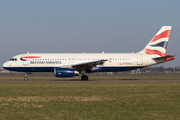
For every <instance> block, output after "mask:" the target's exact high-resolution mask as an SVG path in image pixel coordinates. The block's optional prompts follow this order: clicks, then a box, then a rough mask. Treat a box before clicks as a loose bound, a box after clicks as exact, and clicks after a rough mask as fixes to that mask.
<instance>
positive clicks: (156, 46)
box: [140, 26, 172, 57]
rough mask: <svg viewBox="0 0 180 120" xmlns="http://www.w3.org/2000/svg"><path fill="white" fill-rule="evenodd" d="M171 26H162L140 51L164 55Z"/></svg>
mask: <svg viewBox="0 0 180 120" xmlns="http://www.w3.org/2000/svg"><path fill="white" fill-rule="evenodd" d="M171 27H172V26H163V27H162V28H161V29H160V30H159V31H158V32H157V33H156V35H155V36H154V37H153V38H152V39H151V41H150V42H149V43H148V44H147V45H146V47H145V48H144V49H143V50H142V51H141V52H140V53H146V54H149V55H159V56H161V57H162V56H165V53H166V48H167V44H168V40H169V36H170V32H171Z"/></svg>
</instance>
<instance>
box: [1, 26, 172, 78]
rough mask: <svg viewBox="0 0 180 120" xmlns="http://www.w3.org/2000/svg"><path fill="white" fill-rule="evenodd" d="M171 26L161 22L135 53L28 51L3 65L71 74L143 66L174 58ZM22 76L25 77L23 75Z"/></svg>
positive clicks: (19, 69)
mask: <svg viewBox="0 0 180 120" xmlns="http://www.w3.org/2000/svg"><path fill="white" fill-rule="evenodd" d="M171 27H172V26H163V27H162V28H161V29H160V30H159V31H158V32H157V33H156V35H155V36H154V37H153V38H152V39H151V41H150V42H149V43H148V44H147V45H146V47H145V48H144V49H143V50H142V51H140V52H137V53H104V52H102V53H29V52H27V53H26V54H20V55H16V56H14V57H12V58H11V59H10V60H9V61H7V62H5V63H4V64H3V68H4V69H6V70H10V71H19V72H54V75H55V77H73V76H76V75H79V74H82V76H81V79H82V80H88V76H87V73H94V72H119V71H126V70H133V69H138V68H143V67H147V66H151V65H156V64H160V63H163V62H167V61H171V60H174V59H175V56H174V55H167V54H165V53H166V48H167V43H168V40H169V36H170V32H171ZM24 80H25V81H27V80H28V76H27V75H25V77H24Z"/></svg>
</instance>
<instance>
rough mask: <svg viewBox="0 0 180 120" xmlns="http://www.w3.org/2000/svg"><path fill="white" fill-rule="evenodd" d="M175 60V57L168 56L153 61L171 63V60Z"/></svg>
mask: <svg viewBox="0 0 180 120" xmlns="http://www.w3.org/2000/svg"><path fill="white" fill-rule="evenodd" d="M174 59H175V55H166V56H163V57H157V58H153V60H155V61H170V60H174Z"/></svg>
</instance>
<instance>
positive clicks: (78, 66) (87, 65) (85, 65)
mask: <svg viewBox="0 0 180 120" xmlns="http://www.w3.org/2000/svg"><path fill="white" fill-rule="evenodd" d="M105 61H108V60H97V61H92V62H85V63H80V64H75V65H72V68H73V69H75V70H86V69H89V70H91V69H92V67H96V66H97V65H103V64H104V62H105Z"/></svg>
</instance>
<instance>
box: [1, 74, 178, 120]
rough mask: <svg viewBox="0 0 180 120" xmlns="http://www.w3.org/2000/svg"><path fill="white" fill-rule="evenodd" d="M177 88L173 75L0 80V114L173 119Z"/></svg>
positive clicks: (53, 119)
mask: <svg viewBox="0 0 180 120" xmlns="http://www.w3.org/2000/svg"><path fill="white" fill-rule="evenodd" d="M1 77H2V76H1ZM9 77H10V76H9ZM12 77H13V76H11V77H10V78H11V79H12ZM16 77H17V76H16ZM19 77H21V76H19ZM31 77H32V78H35V79H37V80H38V79H39V78H41V77H38V76H31ZM43 77H44V76H43ZM90 77H92V78H93V77H94V76H90ZM98 77H99V76H98ZM102 77H103V76H102ZM128 77H129V76H128ZM131 77H132V76H131ZM141 77H144V76H140V77H139V78H138V79H142V78H141ZM157 77H159V76H158V75H157ZM166 77H167V76H166ZM4 78H5V77H4ZM10 78H8V80H10ZM45 78H46V79H51V75H50V76H49V78H48V75H47V76H46V75H45ZM2 79H3V77H2V78H1V80H2ZM76 79H77V78H76ZM93 79H95V77H94V78H93ZM109 79H110V78H109ZM120 79H121V78H120ZM129 79H130V78H129ZM149 79H150V78H149ZM57 80H58V79H57ZM66 80H68V79H66ZM179 91H180V82H178V81H176V82H159V81H157V82H136V81H122V82H88V81H71V82H66V81H64V82H0V119H2V120H12V119H13V120H19V119H23V120H67V119H68V120H71V119H72V120H101V119H106V120H107V119H110V120H119V119H121V120H178V119H180V115H179V113H180V92H179Z"/></svg>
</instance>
